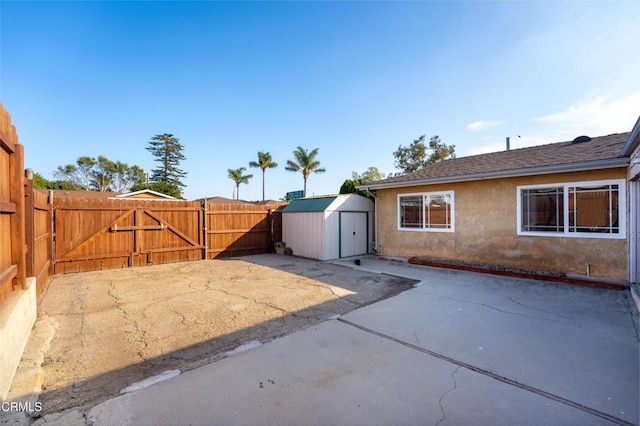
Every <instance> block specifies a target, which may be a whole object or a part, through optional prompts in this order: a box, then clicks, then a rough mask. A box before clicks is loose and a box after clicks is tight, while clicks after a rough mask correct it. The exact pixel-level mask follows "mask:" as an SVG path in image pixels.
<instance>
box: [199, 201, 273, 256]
mask: <svg viewBox="0 0 640 426" xmlns="http://www.w3.org/2000/svg"><path fill="white" fill-rule="evenodd" d="M281 205H284V204H278V205H269V206H264V205H252V204H248V205H245V204H207V206H206V222H205V232H206V235H207V257H206V258H207V259H214V258H223V257H232V256H246V255H250V254H260V253H268V252H269V251H271V250H272V249H273V243H274V242H275V241H280V240H281V239H282V213H281V212H279V211H277V208H278V207H280V206H281Z"/></svg>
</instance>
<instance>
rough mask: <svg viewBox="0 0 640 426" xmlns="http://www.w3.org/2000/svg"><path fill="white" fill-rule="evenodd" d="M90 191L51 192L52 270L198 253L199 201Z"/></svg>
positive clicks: (91, 268) (200, 245) (142, 262)
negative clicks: (81, 194) (115, 196)
mask: <svg viewBox="0 0 640 426" xmlns="http://www.w3.org/2000/svg"><path fill="white" fill-rule="evenodd" d="M92 195H94V194H91V193H85V196H84V197H78V196H74V197H70V196H64V195H63V196H60V195H58V194H57V193H56V195H55V196H54V199H53V212H54V231H55V251H54V265H55V267H54V273H56V274H61V273H62V274H64V273H68V272H84V271H96V270H102V269H114V268H125V267H130V266H144V265H152V264H159V263H169V262H181V261H187V260H197V259H202V258H203V253H204V243H203V234H202V225H201V224H202V222H203V218H202V217H203V211H202V210H203V209H202V206H201V203H200V202H197V201H159V200H142V199H113V198H104V197H101V198H98V197H95V196H92Z"/></svg>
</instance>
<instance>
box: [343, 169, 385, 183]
mask: <svg viewBox="0 0 640 426" xmlns="http://www.w3.org/2000/svg"><path fill="white" fill-rule="evenodd" d="M351 178H352V179H354V180H356V179H362V180H363V183H369V182H375V181H377V180H382V179H384V173H382V172H381V171H380V170H379V169H378V168H377V167H374V166H370V167H369V168H368V169H367V170H365V171H364V172H362V174H360V173H358V172H351Z"/></svg>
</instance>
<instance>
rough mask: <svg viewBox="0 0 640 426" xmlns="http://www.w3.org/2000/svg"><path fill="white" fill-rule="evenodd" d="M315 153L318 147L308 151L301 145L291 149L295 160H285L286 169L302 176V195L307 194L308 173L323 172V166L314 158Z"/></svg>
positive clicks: (316, 153)
mask: <svg viewBox="0 0 640 426" xmlns="http://www.w3.org/2000/svg"><path fill="white" fill-rule="evenodd" d="M316 155H318V148H316V149H314V150H313V151H311V152H309V151H307V150H306V149H304V148H302V147H298V148H297V149H296V150H295V151H293V156H294V157H295V159H296V160H295V161H291V160H287V166H286V167H285V169H286V170H289V171H290V172H300V173H302V177H303V178H304V192H303V195H302V196H303V197H306V196H307V178H308V177H309V173H311V172H313V173H324V172H326V169H325V168H324V167H320V162H319V161H318V160H316Z"/></svg>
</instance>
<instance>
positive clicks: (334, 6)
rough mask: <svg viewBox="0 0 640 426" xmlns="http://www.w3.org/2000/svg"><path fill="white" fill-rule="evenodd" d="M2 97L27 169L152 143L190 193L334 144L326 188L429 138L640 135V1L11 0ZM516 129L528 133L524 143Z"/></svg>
mask: <svg viewBox="0 0 640 426" xmlns="http://www.w3.org/2000/svg"><path fill="white" fill-rule="evenodd" d="M0 25H1V27H0V100H1V101H2V103H3V104H4V106H5V108H6V109H7V110H8V111H9V112H10V113H11V115H12V119H13V123H14V124H15V125H16V127H17V130H18V135H19V138H20V142H21V143H22V144H23V145H24V146H25V152H26V161H25V163H26V164H25V166H26V167H30V168H32V169H34V170H35V171H36V172H39V173H41V174H42V175H44V176H45V177H47V178H52V172H53V171H54V170H55V169H56V167H57V166H58V165H63V164H68V163H73V162H75V160H76V158H78V157H79V156H83V155H90V156H98V155H105V156H106V157H108V158H110V159H112V160H119V161H123V162H127V163H129V164H137V165H139V166H141V167H143V168H145V169H146V170H148V171H150V170H151V169H152V168H153V167H155V163H154V162H153V157H152V156H151V154H150V153H149V152H148V151H146V150H145V148H146V147H147V146H148V141H149V140H150V138H151V137H152V136H153V135H155V134H159V133H173V134H174V135H175V136H177V137H178V138H179V139H180V142H181V143H182V144H183V145H184V146H185V150H184V154H185V156H186V157H187V159H186V160H185V161H183V163H182V164H181V166H182V168H183V169H184V170H185V171H187V172H188V176H187V178H186V179H185V181H184V182H185V183H186V184H187V188H186V190H185V196H186V197H187V198H189V199H194V198H200V197H205V196H214V195H220V196H225V197H231V196H232V194H233V187H234V184H233V182H232V181H231V180H230V179H228V177H227V169H229V168H238V167H241V166H245V167H247V168H248V172H250V173H253V175H254V178H253V179H252V180H251V182H250V184H249V185H242V186H241V188H240V196H241V198H243V199H248V200H257V199H260V198H261V196H262V193H261V172H260V170H259V169H250V168H249V167H248V163H249V162H250V161H252V160H256V159H257V152H258V151H269V152H270V153H271V154H272V156H273V158H274V160H275V161H276V162H278V163H279V165H280V167H279V168H277V169H272V170H268V171H267V173H266V192H267V193H266V196H267V198H271V199H278V198H281V197H283V196H284V194H285V193H286V192H288V191H295V190H299V189H302V176H301V175H300V174H299V173H298V174H296V173H292V172H288V171H285V170H284V165H285V163H286V160H287V159H292V158H293V156H292V155H291V153H292V151H293V150H294V149H295V148H296V147H297V146H302V147H303V148H307V149H313V148H319V157H318V159H319V160H320V162H321V164H322V166H323V167H325V168H326V169H327V173H325V174H317V175H312V176H311V177H310V178H309V182H308V191H309V193H310V194H315V195H321V194H333V193H337V192H338V190H339V188H340V185H341V184H342V182H343V181H344V180H345V179H347V178H349V177H350V176H351V173H352V171H357V172H363V171H364V170H366V169H367V168H368V167H369V166H375V167H378V168H379V169H380V170H381V171H383V172H384V173H385V174H388V173H391V172H396V171H397V170H395V169H394V165H393V163H394V161H393V160H394V159H393V151H394V150H396V149H397V147H398V146H399V145H407V144H409V143H411V141H412V140H413V139H415V138H417V137H419V136H420V135H422V134H425V135H426V136H427V138H429V137H431V136H433V135H439V136H440V137H441V139H442V140H443V142H445V143H447V144H455V146H456V153H457V155H458V156H466V155H472V154H477V153H483V152H489V151H495V150H502V149H504V145H505V138H506V137H507V136H511V137H512V139H511V140H512V147H515V148H517V147H522V146H528V145H537V144H542V143H551V142H558V141H564V140H570V139H573V138H574V137H576V136H578V135H582V134H587V135H590V136H600V135H605V134H610V133H618V132H627V131H629V130H631V128H632V126H633V124H634V123H635V120H636V119H637V118H638V116H639V115H640V72H639V71H638V70H640V2H638V1H630V2H621V1H606V2H575V1H566V2H547V1H540V2H510V1H502V2H483V1H474V2H463V1H456V2H444V1H442V2H151V1H149V2H128V1H117V2H116V1H113V2H57V1H48V2H31V1H30V2H22V1H6V0H3V1H2V2H0ZM515 135H520V136H521V137H520V138H516V137H515Z"/></svg>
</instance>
